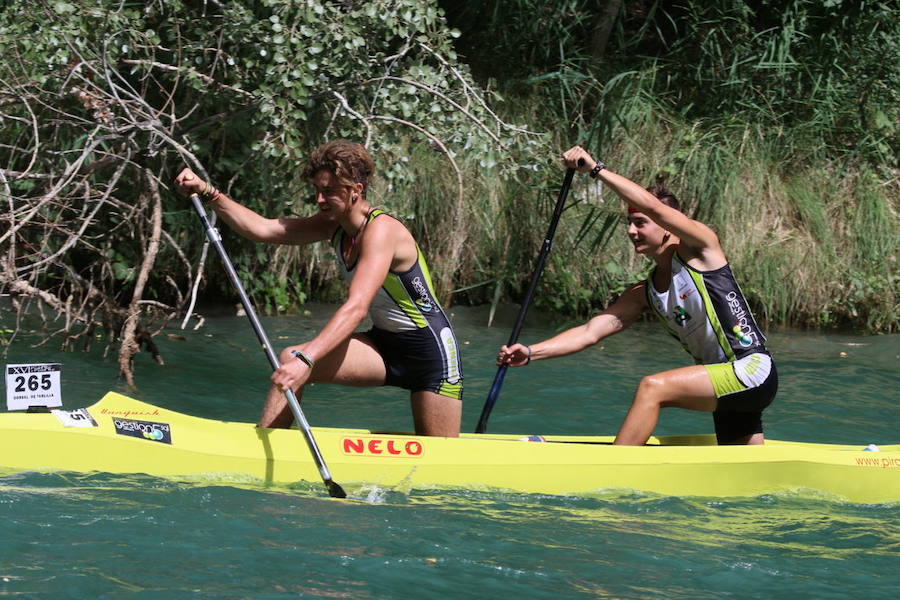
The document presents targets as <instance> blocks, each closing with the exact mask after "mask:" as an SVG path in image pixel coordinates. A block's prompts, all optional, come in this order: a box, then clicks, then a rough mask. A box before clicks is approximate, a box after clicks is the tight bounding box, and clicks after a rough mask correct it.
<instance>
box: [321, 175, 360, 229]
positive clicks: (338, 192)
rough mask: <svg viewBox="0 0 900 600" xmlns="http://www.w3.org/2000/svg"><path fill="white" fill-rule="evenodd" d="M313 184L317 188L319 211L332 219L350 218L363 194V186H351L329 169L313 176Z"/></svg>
mask: <svg viewBox="0 0 900 600" xmlns="http://www.w3.org/2000/svg"><path fill="white" fill-rule="evenodd" d="M312 184H313V185H314V186H315V188H316V204H318V206H319V211H320V212H321V213H323V214H326V215H328V216H329V217H330V218H332V219H337V218H339V217H342V216H348V215H349V214H350V212H351V210H352V209H353V205H354V204H355V203H356V200H355V199H357V198H358V197H359V195H360V194H361V193H362V189H357V188H362V185H361V184H356V185H355V186H349V185H346V184H344V183H341V182H340V181H339V180H338V177H337V176H336V175H335V174H334V173H332V172H331V171H329V170H327V169H320V170H318V171H316V174H315V175H313V178H312Z"/></svg>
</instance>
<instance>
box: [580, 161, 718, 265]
mask: <svg viewBox="0 0 900 600" xmlns="http://www.w3.org/2000/svg"><path fill="white" fill-rule="evenodd" d="M563 159H564V162H565V164H566V166H568V167H570V168H574V169H578V170H579V171H581V172H586V173H589V172H591V170H592V169H593V168H594V167H595V166H596V165H597V161H595V160H594V159H593V158H592V157H591V155H590V154H588V153H587V152H586V151H585V150H584V149H583V148H581V147H579V146H575V147H573V148H570V149H569V150H567V151H566V152H565V153H564V154H563ZM579 159H584V163H583V166H581V167H579V166H578V160H579ZM597 178H598V179H600V180H601V181H602V182H603V183H604V184H606V185H607V186H609V187H610V188H612V190H613V191H614V192H616V193H617V194H618V195H619V196H620V197H621V198H622V199H623V200H625V202H627V203H628V204H629V206H632V207H633V208H634V209H635V210H637V211H639V212H642V213H644V214H645V215H647V217H649V218H650V219H651V220H653V222H654V223H656V224H657V225H659V226H660V227H663V228H664V229H666V230H668V231H671V232H672V233H674V234H675V235H676V236H678V238H679V239H680V240H681V242H682V244H683V245H684V246H686V247H688V248H690V249H691V250H692V251H693V252H692V253H693V254H695V255H697V256H701V257H704V258H713V256H708V254H715V253H716V252H718V253H719V254H721V253H722V249H721V246H720V245H719V238H718V236H717V235H716V233H715V232H714V231H713V230H712V229H710V228H709V227H708V226H706V225H704V224H703V223H701V222H700V221H695V220H694V219H691V218H690V217H688V216H687V215H685V214H684V213H682V212H681V211H678V210H675V209H674V208H672V207H670V206H666V205H665V204H663V203H662V202H660V201H659V199H658V198H657V197H656V196H654V195H653V194H651V193H650V192H648V191H647V190H646V189H644V188H643V187H641V186H640V185H638V184H637V183H635V182H633V181H631V180H630V179H628V178H626V177H623V176H622V175H619V174H617V173H613V172H612V171H610V170H609V169H606V168H603V169H601V170H600V172H599V173H597ZM722 258H723V260H724V255H723V256H722Z"/></svg>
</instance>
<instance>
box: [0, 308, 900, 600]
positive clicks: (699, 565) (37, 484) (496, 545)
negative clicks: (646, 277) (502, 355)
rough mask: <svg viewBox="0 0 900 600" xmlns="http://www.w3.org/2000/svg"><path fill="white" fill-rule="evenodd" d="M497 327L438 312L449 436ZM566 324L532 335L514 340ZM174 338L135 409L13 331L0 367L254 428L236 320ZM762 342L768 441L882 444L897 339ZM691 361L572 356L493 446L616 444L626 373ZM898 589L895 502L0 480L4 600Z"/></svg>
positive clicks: (33, 476) (249, 367) (126, 479)
mask: <svg viewBox="0 0 900 600" xmlns="http://www.w3.org/2000/svg"><path fill="white" fill-rule="evenodd" d="M328 310H329V307H321V306H312V307H310V311H311V313H310V314H309V315H307V316H304V317H282V318H266V319H264V323H265V326H266V328H267V330H268V333H269V335H270V337H271V338H272V340H273V343H274V345H275V346H283V345H286V344H288V343H291V342H295V341H300V340H302V339H305V338H306V337H308V336H309V335H310V334H311V333H313V332H314V331H315V330H316V328H317V327H320V326H321V325H322V324H323V323H324V320H325V318H326V317H327V315H328V312H327V311H328ZM513 316H514V310H510V311H509V312H508V314H505V315H504V316H503V318H501V319H499V322H498V323H495V326H494V327H492V328H487V327H486V326H485V323H486V318H487V317H486V312H485V311H482V310H476V309H460V310H457V311H455V313H454V322H455V325H456V327H457V332H458V335H459V338H460V341H461V343H462V345H463V360H464V368H465V375H466V391H465V398H466V402H465V409H464V421H463V428H464V430H472V429H473V428H474V425H475V422H476V421H477V419H478V415H479V414H480V412H481V407H482V404H483V401H484V398H485V396H486V394H487V391H488V389H489V387H490V383H491V381H492V379H493V376H494V373H495V367H494V366H493V364H492V363H491V360H492V357H493V356H494V355H495V353H496V349H497V347H498V346H499V345H500V344H502V343H504V342H505V341H506V339H507V337H508V336H509V331H510V328H511V320H512V317H513ZM566 325H567V324H565V323H555V324H554V323H551V321H550V320H549V319H547V318H544V317H542V316H540V315H533V317H532V318H531V319H530V321H529V323H528V324H527V325H526V328H525V331H524V333H523V335H522V340H523V341H526V342H527V341H536V340H538V339H542V338H543V337H546V336H548V335H551V334H552V333H554V332H555V331H558V330H559V329H560V328H562V327H564V326H566ZM170 334H171V335H170V336H166V337H164V338H158V339H159V341H160V345H161V348H162V351H163V356H164V358H165V360H166V365H165V366H158V365H156V364H154V363H153V362H152V361H151V360H150V358H149V356H147V355H146V354H141V355H139V356H138V357H137V366H138V370H137V381H138V385H139V389H138V391H136V392H135V391H131V390H128V389H126V388H124V387H123V386H122V384H121V382H120V381H118V380H117V378H116V364H115V359H114V357H106V358H104V357H103V356H102V353H101V352H99V351H96V352H94V353H92V354H90V355H82V354H70V353H60V352H59V351H57V350H56V349H55V348H52V347H41V348H33V347H31V346H30V345H29V342H30V341H33V339H31V338H29V336H28V335H23V336H22V337H20V338H18V339H17V340H16V341H15V342H14V344H13V346H12V348H11V350H10V353H9V355H8V356H7V357H6V361H5V362H7V363H27V362H62V363H63V375H62V385H63V397H64V404H65V408H76V407H80V406H87V405H90V404H92V403H93V402H95V401H96V400H97V399H98V398H99V397H100V396H102V395H103V394H104V393H105V392H106V391H108V390H115V391H120V392H123V393H126V394H129V395H132V396H134V397H136V398H138V399H141V400H144V401H147V402H151V403H153V404H157V405H160V406H163V407H166V408H170V409H174V410H179V411H181V412H186V413H189V414H194V415H198V416H203V417H212V418H221V419H227V420H236V421H254V420H255V419H256V418H257V416H258V411H259V407H260V405H261V402H262V398H263V396H264V394H265V391H266V389H267V376H268V365H267V362H266V360H265V358H264V356H263V355H262V353H261V351H260V349H259V345H258V344H257V343H256V340H255V337H254V335H253V333H252V330H251V329H250V327H249V324H248V323H247V321H246V319H244V318H240V317H216V318H211V319H208V320H207V322H206V324H205V326H204V327H203V328H202V329H200V330H197V331H191V330H187V331H182V330H178V329H175V328H173V329H171V330H170ZM769 337H770V347H771V349H772V350H773V352H774V354H775V356H776V360H777V361H778V367H779V374H780V376H781V387H780V392H779V396H778V399H777V400H776V403H775V404H774V405H773V406H772V407H771V408H770V409H769V410H768V411H767V412H766V431H767V435H769V436H770V437H773V438H782V439H793V440H801V441H823V442H840V443H852V444H860V446H861V447H863V446H866V445H867V444H870V443H876V444H877V443H889V442H894V443H896V442H898V441H900V431H898V424H900V392H898V388H900V375H898V373H900V369H898V367H900V337H898V336H878V337H860V336H853V335H837V334H820V333H796V332H774V333H771V334H770V336H769ZM686 358H687V357H686V355H683V353H682V351H681V350H680V349H679V348H678V346H677V345H676V344H675V343H674V342H673V341H672V340H670V339H669V338H668V337H667V336H666V335H665V334H664V333H663V332H662V331H661V330H660V329H659V328H658V327H656V326H655V325H653V324H639V325H638V326H636V327H635V328H634V329H632V330H631V331H628V332H625V333H623V334H621V335H619V336H616V337H614V338H611V339H609V340H605V341H604V342H603V343H602V344H601V345H600V346H598V347H594V348H592V349H590V350H588V351H586V352H584V353H582V354H579V355H577V356H573V357H568V358H563V359H559V360H556V361H546V362H538V363H534V364H532V365H529V366H528V367H527V368H523V369H514V370H511V371H510V372H509V374H508V376H507V378H506V382H505V384H504V387H503V390H502V393H501V395H500V399H499V401H498V403H497V406H496V408H495V409H494V412H493V414H492V416H491V420H490V431H492V432H498V433H500V432H509V433H571V434H587V433H603V434H611V433H614V432H615V431H616V429H617V428H618V426H619V423H620V421H621V419H622V417H623V416H624V414H625V411H626V409H627V407H628V404H629V401H630V398H631V395H632V393H633V390H634V388H635V386H636V384H637V382H638V381H639V380H640V378H641V376H642V375H644V374H647V373H652V372H655V371H659V370H662V369H666V368H671V367H676V366H682V365H684V364H687V361H686ZM304 411H305V413H306V416H307V418H308V419H309V421H310V422H311V423H312V424H313V425H321V426H346V427H372V428H383V429H404V428H410V427H411V418H410V415H409V408H408V397H407V396H406V394H405V393H404V392H403V391H401V390H396V389H389V388H385V389H376V390H359V389H341V388H335V387H332V386H324V385H320V386H315V387H314V388H312V389H310V390H309V391H308V392H307V394H306V396H305V399H304ZM710 430H711V418H710V417H709V415H706V414H699V413H690V412H687V411H680V410H676V409H669V410H666V411H663V415H662V419H661V421H660V425H659V427H658V428H657V433H660V434H666V433H694V432H708V431H710ZM0 434H2V433H0ZM298 443H302V442H299V441H298ZM0 464H2V459H0ZM336 478H337V477H336ZM898 590H900V504H897V503H895V504H888V505H859V504H848V503H843V502H839V501H836V500H834V499H829V498H821V497H816V496H814V495H799V496H798V495H776V496H761V497H756V498H732V499H713V498H678V497H659V496H648V495H641V494H637V493H628V492H621V491H618V492H615V493H609V494H603V493H601V494H598V495H596V496H592V497H589V498H578V497H552V496H538V495H527V494H508V493H500V492H495V493H490V492H470V491H457V492H422V491H412V492H410V493H404V492H400V491H395V490H385V489H377V488H376V489H371V490H366V491H364V492H361V493H360V494H359V495H358V496H357V497H355V498H353V499H351V500H349V501H337V500H333V499H330V498H328V497H327V496H325V495H324V494H323V493H322V490H321V485H320V484H305V483H298V484H296V485H293V486H289V487H281V488H273V487H266V486H264V485H262V484H257V483H254V482H248V483H242V484H240V485H234V484H229V483H227V482H215V483H197V482H178V481H171V480H165V479H158V478H153V477H149V476H143V475H135V476H121V475H110V474H104V473H97V474H74V473H11V472H9V471H8V470H7V471H4V470H2V468H0V597H4V596H10V597H15V598H48V599H50V598H54V599H55V598H79V599H81V598H117V599H118V598H154V599H159V598H165V599H179V598H261V599H262V598H273V599H275V598H277V599H282V598H285V599H286V598H295V597H304V598H412V597H426V598H494V597H503V598H505V597H509V598H513V597H516V598H560V597H571V598H634V599H642V598H666V599H671V598H684V599H693V598H771V599H774V600H782V599H783V600H794V599H797V598H817V599H818V598H841V599H843V598H849V597H852V598H864V599H866V600H876V599H882V598H883V599H885V600H888V599H890V600H894V599H896V598H898V597H900V591H898Z"/></svg>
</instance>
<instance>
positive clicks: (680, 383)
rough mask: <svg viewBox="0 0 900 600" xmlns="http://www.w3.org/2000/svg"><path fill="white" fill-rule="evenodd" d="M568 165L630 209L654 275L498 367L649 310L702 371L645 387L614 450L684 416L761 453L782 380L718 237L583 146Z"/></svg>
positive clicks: (509, 353) (665, 196)
mask: <svg viewBox="0 0 900 600" xmlns="http://www.w3.org/2000/svg"><path fill="white" fill-rule="evenodd" d="M563 162H564V163H565V165H566V166H567V167H569V168H572V169H577V170H578V171H581V172H583V173H589V174H590V176H591V177H593V178H596V179H599V180H600V181H602V182H603V184H604V185H606V186H608V187H609V188H611V189H612V190H614V191H615V192H616V193H617V194H618V195H619V196H620V197H621V198H622V199H623V200H625V202H626V203H627V205H628V237H629V239H630V240H631V242H632V244H634V249H635V251H636V252H637V253H639V254H643V255H644V256H646V257H648V258H650V259H652V260H653V261H654V262H655V263H656V267H655V268H654V269H653V271H652V272H651V274H650V276H649V277H648V278H647V279H646V281H643V282H641V283H638V284H635V285H632V286H631V287H629V288H628V289H627V290H625V292H623V293H622V295H621V296H619V298H618V299H617V300H616V301H615V302H613V303H612V304H611V305H610V306H609V307H608V308H607V309H606V310H604V311H602V312H601V313H600V314H598V315H597V316H595V317H593V318H592V319H590V320H589V321H588V322H587V323H585V324H584V325H580V326H578V327H574V328H572V329H569V330H567V331H564V332H562V333H560V334H559V335H556V336H554V337H552V338H550V339H548V340H544V341H542V342H538V343H536V344H532V345H530V346H526V345H523V344H513V345H512V346H510V347H506V346H503V347H502V348H501V349H500V353H499V354H498V356H497V364H498V365H502V364H506V365H509V366H511V367H521V366H524V365H527V364H528V363H529V362H531V361H534V360H544V359H547V358H556V357H558V356H565V355H567V354H573V353H575V352H579V351H581V350H584V349H585V348H587V347H589V346H592V345H594V344H596V343H597V342H599V341H600V340H602V339H604V338H606V337H608V336H610V335H613V334H615V333H619V332H620V331H622V330H624V329H626V328H627V327H629V326H630V325H631V324H632V323H634V322H635V321H637V319H638V318H639V317H640V316H641V314H642V313H643V312H644V311H648V310H649V311H651V312H653V313H654V314H656V316H657V317H658V318H659V320H660V321H661V322H662V324H663V326H664V327H665V328H666V329H667V330H668V332H669V333H670V334H671V335H672V336H674V337H675V338H676V339H677V340H678V341H679V342H680V343H681V345H682V347H683V348H684V349H685V350H686V351H687V352H688V353H689V354H690V355H691V356H692V357H693V358H694V361H695V362H696V364H695V365H694V366H689V367H682V368H680V369H672V370H670V371H664V372H662V373H655V374H653V375H647V376H646V377H644V378H643V379H642V380H641V382H640V384H639V385H638V388H637V392H636V393H635V395H634V400H633V401H632V404H631V408H630V410H629V411H628V414H627V415H626V417H625V421H624V422H623V423H622V426H621V428H620V429H619V432H618V434H617V435H616V439H615V443H616V444H619V445H642V444H645V443H646V442H647V440H648V439H649V438H650V436H651V435H652V434H653V430H654V429H655V428H656V423H657V421H658V419H659V412H660V409H661V408H663V407H668V406H677V407H680V408H687V409H691V410H699V411H706V412H711V413H713V421H714V423H715V430H716V438H717V440H718V443H719V444H762V443H763V441H764V435H763V426H762V412H763V409H765V408H766V407H767V406H768V405H769V404H771V402H772V400H773V399H774V398H775V393H776V392H777V390H778V375H777V373H776V370H775V363H774V362H773V361H772V357H771V355H770V354H769V351H768V350H767V349H766V346H765V341H766V339H765V337H764V336H763V333H762V331H761V330H760V328H759V326H758V325H757V324H756V321H755V320H754V318H753V315H752V314H750V309H749V307H748V305H747V301H746V299H745V298H744V294H743V292H741V289H740V287H739V286H738V283H737V281H736V280H735V278H734V275H733V273H732V271H731V267H730V266H729V264H728V260H727V259H726V258H725V253H724V252H723V251H722V247H721V245H720V244H719V238H718V236H717V235H716V233H715V232H714V231H713V230H712V229H710V228H709V227H708V226H706V225H704V224H703V223H701V222H699V221H696V220H694V219H691V218H690V217H688V216H687V215H685V214H684V213H682V212H681V210H680V207H679V203H678V200H677V199H676V198H675V196H674V195H673V194H671V193H669V192H668V191H667V190H665V189H663V188H660V187H653V188H648V189H644V188H643V187H641V186H640V185H638V184H636V183H634V182H633V181H630V180H629V179H627V178H625V177H623V176H621V175H617V174H616V173H613V172H612V171H610V170H609V169H607V168H606V165H604V164H603V163H602V162H597V161H595V160H594V159H593V158H592V157H591V155H590V154H588V153H587V152H586V151H585V150H584V149H583V148H580V147H579V146H575V147H573V148H570V149H569V150H567V151H566V152H565V153H564V154H563Z"/></svg>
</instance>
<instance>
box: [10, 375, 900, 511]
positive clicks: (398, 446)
mask: <svg viewBox="0 0 900 600" xmlns="http://www.w3.org/2000/svg"><path fill="white" fill-rule="evenodd" d="M82 410H83V411H84V412H85V413H87V415H89V417H88V416H82V417H81V418H78V417H76V420H79V421H85V420H86V421H88V422H90V421H91V420H92V421H93V422H94V424H95V426H90V427H74V426H66V425H64V424H63V420H62V419H61V418H60V417H59V416H57V415H56V414H50V413H4V414H0V468H5V469H7V470H13V471H47V470H51V471H57V470H61V471H76V472H109V473H146V474H149V475H155V476H163V477H176V478H177V477H187V478H194V479H195V478H197V477H202V478H204V479H211V480H215V479H217V478H221V480H222V481H224V482H227V481H229V480H232V481H233V480H245V481H259V482H262V483H267V484H269V483H276V484H278V483H283V484H289V483H294V482H297V481H299V480H304V481H308V482H311V483H317V482H319V481H320V480H319V474H318V471H317V470H316V467H315V465H314V464H313V462H312V460H311V459H310V456H309V451H308V449H307V447H306V444H305V443H304V440H303V437H302V435H301V433H300V432H299V431H296V430H281V429H277V430H276V429H260V428H257V427H256V426H255V425H253V424H251V423H235V422H228V421H217V420H212V419H204V418H199V417H193V416H189V415H185V414H181V413H178V412H175V411H170V410H167V409H164V408H159V407H156V406H153V405H151V404H147V403H144V402H140V401H138V400H135V399H133V398H129V397H127V396H123V395H121V394H117V393H114V392H110V393H108V394H106V395H105V396H104V397H103V398H102V399H101V400H100V401H99V402H97V403H96V404H94V405H93V406H90V407H88V408H87V409H82ZM64 412H67V413H68V412H69V411H64ZM69 425H71V423H69ZM313 434H314V435H315V438H316V441H317V443H318V445H319V448H320V449H321V451H322V455H323V457H324V459H325V461H326V463H327V464H328V467H329V469H330V470H331V472H332V475H333V476H334V479H335V481H337V482H339V483H340V484H341V485H342V486H344V487H345V488H346V489H347V490H348V491H350V493H351V495H353V493H354V492H353V490H354V489H357V490H358V489H362V488H363V487H365V486H372V485H377V486H381V487H384V488H388V489H397V490H401V491H409V490H412V489H445V488H455V489H470V490H507V491H515V492H523V493H539V494H564V495H592V494H598V493H603V492H604V491H606V490H610V489H621V488H624V489H630V490H637V491H642V492H650V493H657V494H664V495H676V496H705V497H729V496H756V495H761V494H768V493H782V492H796V491H798V490H814V491H816V492H819V493H824V494H826V495H832V496H835V497H836V498H838V499H842V500H849V501H851V502H864V503H872V502H894V501H900V445H886V446H880V448H879V450H878V451H865V450H864V449H863V448H864V446H863V445H862V444H859V445H833V444H812V443H802V442H787V441H777V440H767V441H766V444H765V445H763V446H716V445H715V438H714V436H712V435H695V436H660V437H655V438H651V440H650V442H649V444H648V445H647V446H640V447H623V446H612V445H611V442H612V439H613V438H612V436H553V435H544V436H543V439H544V440H546V441H535V442H532V441H523V438H526V439H527V438H528V436H526V435H524V434H523V435H498V434H480V435H479V434H463V435H462V436H461V437H459V438H434V437H423V436H415V435H410V434H404V433H398V432H381V431H371V430H364V429H336V428H313Z"/></svg>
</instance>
